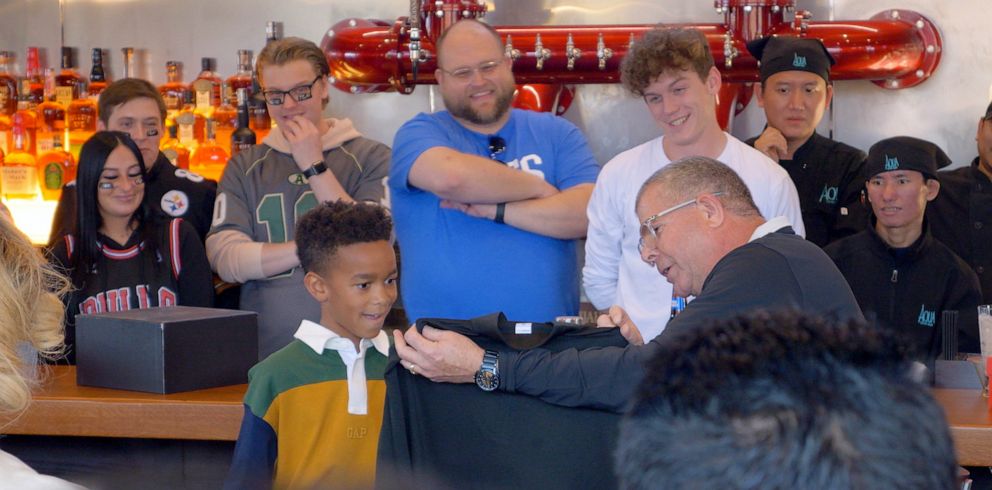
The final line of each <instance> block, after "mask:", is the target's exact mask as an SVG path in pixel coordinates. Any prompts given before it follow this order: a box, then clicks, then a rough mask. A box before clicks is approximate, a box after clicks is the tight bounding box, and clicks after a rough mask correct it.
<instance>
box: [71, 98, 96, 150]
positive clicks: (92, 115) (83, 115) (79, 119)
mask: <svg viewBox="0 0 992 490" xmlns="http://www.w3.org/2000/svg"><path fill="white" fill-rule="evenodd" d="M96 100H97V99H96V97H93V96H92V95H87V94H86V92H85V91H84V92H83V96H82V97H80V98H78V99H76V100H74V101H72V103H71V104H69V108H68V109H66V111H65V112H66V116H65V121H66V127H67V128H68V130H69V148H68V151H69V153H72V156H73V157H75V158H77V159H78V158H79V150H80V149H81V148H82V146H83V143H86V140H88V139H90V136H93V133H95V132H96V119H97V109H96Z"/></svg>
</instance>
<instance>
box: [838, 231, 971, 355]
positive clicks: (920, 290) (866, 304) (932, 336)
mask: <svg viewBox="0 0 992 490" xmlns="http://www.w3.org/2000/svg"><path fill="white" fill-rule="evenodd" d="M923 230H924V232H923V233H922V234H921V235H920V237H919V238H918V239H917V240H916V241H915V242H914V243H913V244H912V245H910V246H909V247H908V248H907V249H902V250H899V251H896V250H895V249H892V248H890V247H889V246H888V245H887V244H886V243H885V242H884V241H883V240H882V238H881V237H879V236H878V233H877V232H876V231H875V229H874V227H869V228H868V229H867V230H865V231H863V232H861V233H858V234H857V235H853V236H850V237H847V238H845V239H843V240H839V241H837V242H835V243H833V244H831V245H830V246H829V247H827V248H826V249H825V251H826V252H827V255H829V256H830V258H831V259H833V261H834V262H835V263H836V264H837V268H838V269H840V271H841V273H843V274H844V277H845V278H846V279H847V282H848V283H849V284H850V285H851V290H852V291H854V296H855V297H856V298H857V299H858V304H859V305H861V310H862V311H864V313H865V316H867V317H868V318H869V319H871V318H872V317H873V316H874V318H877V320H878V322H879V324H880V325H881V326H882V327H884V328H892V329H896V330H897V331H898V332H899V334H900V335H903V336H904V337H905V338H906V339H907V340H908V341H909V343H910V346H911V348H913V349H914V351H913V355H914V356H915V357H916V358H917V359H918V360H924V361H926V360H932V359H935V358H936V357H937V356H938V355H939V354H940V352H941V333H940V332H941V328H943V326H942V323H941V317H942V313H943V312H944V311H948V310H955V311H957V312H958V348H959V350H961V351H963V352H978V311H977V306H978V301H979V299H980V294H979V288H978V279H977V278H976V277H975V273H974V272H972V270H971V268H970V267H968V264H966V263H964V261H963V260H961V258H959V257H958V256H957V255H954V252H952V251H951V250H950V249H949V248H947V247H946V246H944V244H942V243H940V242H939V241H937V240H935V239H934V238H933V237H932V236H931V235H930V232H929V230H928V229H927V223H926V222H924V223H923Z"/></svg>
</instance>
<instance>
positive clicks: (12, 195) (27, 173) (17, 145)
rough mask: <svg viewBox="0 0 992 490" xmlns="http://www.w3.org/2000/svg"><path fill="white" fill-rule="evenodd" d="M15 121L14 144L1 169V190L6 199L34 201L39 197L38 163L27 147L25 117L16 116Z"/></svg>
mask: <svg viewBox="0 0 992 490" xmlns="http://www.w3.org/2000/svg"><path fill="white" fill-rule="evenodd" d="M13 121H14V123H13V127H12V128H11V130H10V132H11V134H12V135H13V138H12V139H13V143H12V146H11V149H10V153H8V154H7V155H6V156H4V159H3V167H0V189H2V192H3V197H4V199H34V198H35V197H37V196H38V177H37V170H36V167H35V164H36V161H35V158H34V155H32V154H30V153H28V151H27V148H26V147H25V141H24V139H25V138H24V136H25V135H24V117H23V115H22V114H20V113H18V114H14V119H13Z"/></svg>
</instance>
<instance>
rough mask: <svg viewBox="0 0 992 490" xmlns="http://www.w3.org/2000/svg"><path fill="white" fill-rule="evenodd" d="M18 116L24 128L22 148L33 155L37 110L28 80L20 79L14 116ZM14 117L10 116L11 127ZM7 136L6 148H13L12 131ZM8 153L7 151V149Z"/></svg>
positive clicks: (36, 128)
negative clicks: (19, 89)
mask: <svg viewBox="0 0 992 490" xmlns="http://www.w3.org/2000/svg"><path fill="white" fill-rule="evenodd" d="M18 115H19V116H20V121H21V127H22V128H23V130H24V134H23V138H24V148H25V150H26V151H27V152H28V153H30V154H32V155H34V154H35V147H36V145H35V134H36V133H37V130H38V112H37V111H36V110H35V105H34V103H33V102H31V82H30V80H27V79H24V80H21V91H20V92H19V94H18V96H17V112H16V113H14V116H18ZM13 123H14V118H13V117H12V118H11V127H13ZM8 134H9V136H8V138H7V148H8V149H9V148H13V147H14V145H13V142H14V139H13V132H11V133H8ZM8 153H9V151H8Z"/></svg>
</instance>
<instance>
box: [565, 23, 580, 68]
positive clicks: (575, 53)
mask: <svg viewBox="0 0 992 490" xmlns="http://www.w3.org/2000/svg"><path fill="white" fill-rule="evenodd" d="M581 56H582V50H581V49H579V48H576V47H575V41H573V40H572V33H571V32H570V33H568V40H567V41H566V42H565V58H567V59H568V69H569V70H574V69H575V60H577V59H579V58H580V57H581Z"/></svg>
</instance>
